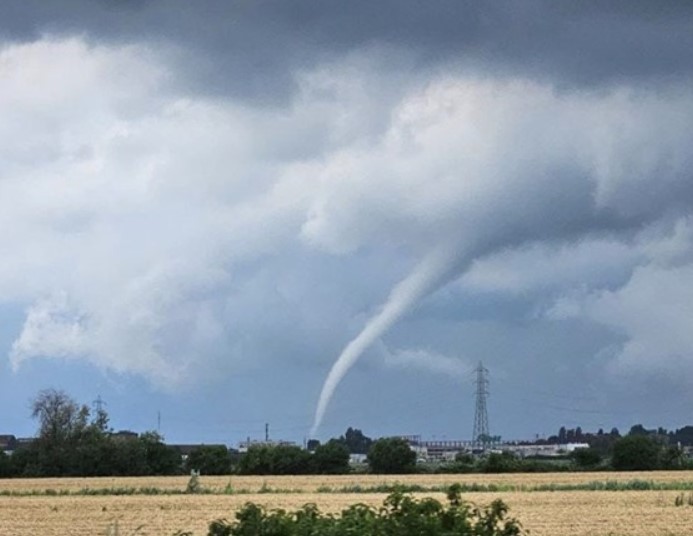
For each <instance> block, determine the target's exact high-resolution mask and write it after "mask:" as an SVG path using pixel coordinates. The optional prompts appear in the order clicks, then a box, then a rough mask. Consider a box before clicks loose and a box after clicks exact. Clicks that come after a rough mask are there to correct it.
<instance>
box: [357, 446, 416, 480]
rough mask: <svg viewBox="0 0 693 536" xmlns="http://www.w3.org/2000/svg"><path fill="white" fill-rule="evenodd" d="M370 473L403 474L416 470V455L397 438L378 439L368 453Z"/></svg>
mask: <svg viewBox="0 0 693 536" xmlns="http://www.w3.org/2000/svg"><path fill="white" fill-rule="evenodd" d="M368 466H369V467H370V470H371V473H384V474H405V473H413V472H414V470H415V469H416V453H415V452H414V451H413V450H411V449H410V448H409V443H407V442H406V441H405V440H404V439H401V438H399V437H388V438H385V439H378V440H377V441H376V442H375V443H373V445H372V446H371V448H370V450H369V451H368Z"/></svg>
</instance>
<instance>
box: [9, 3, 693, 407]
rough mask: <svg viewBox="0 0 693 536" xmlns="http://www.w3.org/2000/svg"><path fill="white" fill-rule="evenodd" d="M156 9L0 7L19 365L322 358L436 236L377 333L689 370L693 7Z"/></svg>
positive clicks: (481, 349)
mask: <svg viewBox="0 0 693 536" xmlns="http://www.w3.org/2000/svg"><path fill="white" fill-rule="evenodd" d="M417 5H418V4H417ZM161 6H162V5H161V4H158V3H157V4H155V3H149V2H132V3H126V4H123V3H105V2H104V3H100V4H99V3H82V2H72V3H70V2H68V3H64V4H62V5H61V6H60V9H58V7H57V6H56V5H53V4H46V3H43V2H26V3H22V4H18V3H17V4H11V3H5V4H3V5H2V6H0V20H3V21H4V24H5V29H4V30H3V35H4V36H5V42H4V45H3V47H2V49H0V64H1V65H2V66H3V71H2V82H3V83H2V84H1V85H0V115H1V116H2V117H3V122H2V124H0V156H1V157H2V161H3V165H2V167H1V168H0V224H1V225H2V226H3V228H4V229H11V231H12V232H9V233H5V234H4V235H3V236H2V237H1V238H0V251H2V252H3V258H4V259H6V262H4V263H3V264H2V266H0V296H2V301H3V303H12V304H20V305H21V307H24V308H25V318H24V323H23V327H22V328H21V329H20V330H18V331H17V333H15V334H14V344H13V345H12V348H11V350H10V359H11V362H12V364H13V365H14V366H15V369H16V370H18V371H21V370H22V368H23V367H24V366H25V365H26V364H27V363H28V362H30V361H33V360H35V359H36V358H55V357H57V358H61V359H75V360H85V361H87V362H90V363H93V364H94V365H96V366H97V367H99V368H101V369H103V370H107V371H115V372H116V373H119V374H131V373H132V374H136V375H139V376H143V377H145V378H147V379H148V380H149V381H150V382H152V383H154V384H156V385H158V386H159V387H161V388H169V389H171V388H176V387H181V386H185V385H194V384H195V383H196V382H208V381H213V379H216V381H219V378H220V377H233V375H234V374H237V373H239V372H240V373H242V372H243V371H244V370H248V369H253V368H258V367H260V368H262V367H271V368H281V367H286V369H289V368H291V367H293V366H297V367H301V366H305V367H308V368H311V367H312V368H313V372H314V370H315V368H316V367H317V368H320V369H322V368H323V367H326V366H327V365H328V364H329V362H330V361H331V360H332V359H333V358H334V357H336V356H337V355H338V353H339V351H340V348H341V347H342V346H343V345H344V344H346V343H347V342H348V341H349V339H350V338H351V337H354V336H355V335H357V334H358V333H359V331H360V330H361V329H362V328H363V326H364V325H366V324H367V323H368V320H369V318H372V317H373V316H374V315H377V314H378V313H379V312H380V311H381V308H380V307H381V306H382V304H383V303H384V302H385V301H386V300H387V296H388V294H389V292H390V289H391V288H393V287H394V286H395V285H396V284H397V282H398V281H401V280H403V279H404V278H406V277H407V274H409V273H410V272H411V271H412V270H414V269H415V267H416V266H417V264H418V263H419V262H420V261H421V259H425V258H430V256H431V255H435V254H438V253H439V252H443V254H444V255H445V257H446V258H447V262H446V263H444V266H443V267H441V268H440V269H439V270H437V271H435V273H432V275H431V276H430V277H429V278H428V279H427V280H426V281H424V284H422V285H421V288H422V291H421V292H420V293H418V294H417V296H415V297H414V298H415V299H412V300H409V301H408V302H406V303H405V304H404V306H403V307H400V308H399V309H398V310H397V314H396V315H394V316H393V317H392V318H391V319H390V320H391V321H388V322H387V326H385V327H388V326H391V325H392V328H393V331H392V332H391V333H389V334H388V333H386V332H385V331H383V330H380V331H379V332H378V333H375V336H374V337H373V341H376V342H377V341H378V340H380V342H381V344H383V345H384V347H386V348H393V349H396V350H393V351H392V352H391V354H392V355H394V356H400V357H401V358H402V359H400V362H402V360H404V361H406V362H407V364H408V367H409V368H413V367H415V366H416V367H418V366H421V370H431V371H432V372H435V371H436V370H437V371H440V370H446V371H449V370H452V369H451V368H450V367H451V366H454V364H455V363H456V360H457V359H458V358H459V357H460V353H461V355H462V356H464V359H468V360H469V361H470V362H475V361H476V360H477V359H478V358H479V355H478V354H479V353H481V354H483V355H485V356H486V358H487V359H489V360H490V361H491V362H492V363H493V362H494V359H497V360H498V361H496V363H501V362H502V363H503V364H504V367H505V368H506V369H507V370H508V371H512V370H515V371H516V372H518V374H519V373H520V372H521V371H522V366H520V364H516V363H513V362H511V361H512V356H511V354H512V351H511V347H512V346H513V345H516V346H517V347H519V348H521V349H523V350H522V352H521V353H522V356H523V357H522V359H524V361H523V362H524V363H531V362H532V359H536V360H537V363H539V362H543V363H546V362H548V361H550V360H552V359H553V360H554V361H553V362H554V363H555V364H556V366H555V367H554V368H555V370H552V372H551V374H554V376H552V377H553V379H554V380H557V378H570V377H573V376H576V375H580V374H582V375H583V377H585V378H587V377H588V376H589V374H588V372H592V373H594V372H595V371H596V373H595V374H598V373H601V372H604V371H606V372H608V377H609V378H610V379H611V380H613V381H614V382H616V381H618V378H619V377H624V374H630V373H631V372H633V373H635V374H636V375H646V374H648V373H650V372H651V371H652V370H654V369H661V370H662V371H666V370H669V371H671V370H674V369H676V367H679V366H680V364H681V362H682V361H685V362H686V363H688V359H689V358H688V357H687V356H686V355H685V352H684V351H683V348H685V345H686V344H687V342H688V341H687V339H686V338H685V337H683V336H681V333H683V331H682V329H683V328H682V325H683V324H680V323H678V322H672V323H671V324H670V326H669V324H667V326H669V327H670V328H671V332H670V333H669V338H668V339H667V340H668V342H669V343H670V344H667V345H666V347H664V346H661V345H660V344H659V342H658V341H659V339H658V338H657V337H663V338H665V339H666V338H667V326H665V327H663V328H662V327H660V328H659V329H654V328H653V327H652V326H654V325H655V324H656V321H657V316H656V312H657V311H666V304H667V303H669V302H670V301H671V300H673V299H674V298H675V296H674V295H673V294H672V293H671V292H670V290H671V289H672V288H676V285H684V284H685V283H686V281H688V278H689V276H690V273H689V272H690V268H689V266H690V264H691V258H692V257H691V254H692V252H693V248H692V247H691V240H690V239H689V235H690V225H689V223H688V218H689V217H690V213H691V207H692V203H693V186H692V185H693V181H692V180H691V179H692V178H693V177H691V171H690V170H691V169H693V167H692V166H691V164H692V163H693V162H692V161H691V158H692V157H691V154H690V147H691V146H692V145H693V137H692V134H691V132H693V94H692V93H691V90H690V87H691V85H690V80H691V72H690V65H689V64H688V63H687V60H688V50H690V48H691V46H690V45H691V42H690V41H691V35H692V34H693V32H689V31H688V30H689V29H690V26H691V20H692V17H691V14H690V8H689V7H687V4H683V3H660V4H658V5H657V6H658V7H656V8H655V7H653V6H652V4H648V3H643V4H637V3H628V4H625V3H622V4H618V3H617V4H613V3H612V4H610V5H609V6H605V5H604V4H603V3H582V4H581V7H580V8H579V9H576V8H574V7H573V6H568V5H560V4H554V3H551V4H548V3H543V2H527V3H524V4H522V5H519V4H518V5H515V7H507V6H506V7H505V8H504V9H501V8H500V7H499V5H498V4H494V3H484V4H475V5H466V6H464V5H463V4H462V3H457V2H455V3H449V4H448V3H440V4H439V5H438V7H437V8H436V9H428V10H425V11H421V10H419V9H418V8H415V7H413V6H414V4H413V3H411V4H410V3H406V2H397V3H396V5H394V4H393V5H388V4H383V3H376V4H370V3H369V4H366V3H363V4H358V5H351V6H350V8H349V10H346V7H344V5H342V4H338V3H334V4H331V3H321V4H320V6H319V7H316V6H315V5H308V4H302V3H300V2H298V3H292V4H291V5H288V4H285V3H282V4H273V3H247V4H243V3H238V4H230V3H209V4H207V7H208V9H202V8H199V5H198V7H196V8H194V9H192V8H189V7H185V6H190V4H189V3H185V4H183V3H181V4H167V8H166V9H164V8H162V7H161ZM460 6H462V7H460ZM268 102H271V105H267V103H268ZM467 267H468V270H467ZM658 289H661V292H658ZM657 299H659V300H660V303H659V304H658V305H660V306H661V308H660V307H653V308H652V312H653V314H652V315H643V316H640V315H639V312H638V311H640V309H641V308H642V307H643V302H644V301H647V300H657ZM417 307H419V309H417ZM677 310H678V311H679V313H680V315H681V317H685V316H686V314H687V312H688V311H687V309H686V308H685V307H684V306H683V305H681V307H680V308H679V309H677ZM547 311H548V312H547ZM396 321H401V322H403V323H404V324H402V325H400V326H399V327H398V326H397V325H396ZM407 328H411V329H407ZM571 330H572V333H575V335H573V337H574V341H573V342H574V350H571V352H569V353H568V354H566V356H563V357H556V356H555V355H550V354H551V352H554V353H555V348H557V347H558V342H557V341H560V340H561V337H562V336H563V337H565V336H566V335H565V333H570V332H571ZM585 333H587V334H588V335H585ZM459 334H464V335H465V336H466V337H468V338H469V341H467V340H463V339H460V338H459ZM655 335H657V337H655ZM580 337H582V338H583V339H584V338H588V339H589V344H588V343H587V342H584V341H583V340H582V339H580ZM487 339H497V340H498V341H500V342H499V343H498V344H497V345H494V344H491V343H490V342H488V340H487ZM676 341H679V342H676ZM675 342H676V343H675ZM467 344H468V345H469V346H467ZM366 346H367V345H366ZM422 348H425V351H424V350H422ZM460 348H464V351H462V350H460ZM549 348H551V350H549ZM658 348H662V356H664V357H661V356H659V357H656V356H654V353H655V352H654V350H655V349H658ZM636 349H639V350H638V351H636ZM376 350H377V349H376ZM366 352H367V353H366V355H367V356H371V357H373V356H375V357H378V355H377V351H376V352H373V351H372V350H371V353H368V350H367V349H366ZM533 352H539V353H540V354H541V352H546V353H545V354H541V355H538V356H537V357H536V358H534V357H532V353H533ZM388 359H390V358H388ZM393 359H394V358H392V359H390V361H391V362H393V363H394V362H395V361H396V359H395V360H394V361H393ZM427 359H428V360H429V362H428V365H426V364H425V363H426V360H427ZM385 361H387V360H385ZM383 364H384V365H387V363H383V360H382V359H381V360H380V361H377V360H376V361H375V369H372V371H374V372H373V374H378V372H377V371H378V370H379V368H378V367H380V366H382V365H383ZM686 366H688V365H686ZM403 368H404V369H405V370H406V368H407V367H403ZM691 368H693V367H691ZM369 370H371V369H369ZM385 370H387V371H388V373H391V372H392V370H393V369H392V368H386V369H385ZM508 374H509V372H508ZM548 374H549V373H548V372H547V375H548ZM313 376H317V375H316V374H314V373H313ZM432 376H435V374H433V375H432ZM664 376H666V374H664ZM611 380H610V381H611ZM403 381H404V380H403ZM662 381H665V380H662ZM313 387H314V390H315V394H316V395H317V389H318V386H317V385H315V386H313ZM337 396H338V395H337ZM308 412H309V411H306V413H308ZM327 418H328V420H329V414H328V415H327Z"/></svg>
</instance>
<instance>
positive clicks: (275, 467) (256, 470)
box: [238, 445, 312, 475]
mask: <svg viewBox="0 0 693 536" xmlns="http://www.w3.org/2000/svg"><path fill="white" fill-rule="evenodd" d="M311 456H312V455H311V454H310V452H308V451H305V450H303V449H301V448H300V447H297V446H294V445H253V446H251V447H250V448H248V452H246V453H245V454H244V455H243V456H242V457H241V460H240V462H239V465H238V471H239V472H240V473H241V474H244V475H305V474H309V473H310V472H311V469H312V464H311Z"/></svg>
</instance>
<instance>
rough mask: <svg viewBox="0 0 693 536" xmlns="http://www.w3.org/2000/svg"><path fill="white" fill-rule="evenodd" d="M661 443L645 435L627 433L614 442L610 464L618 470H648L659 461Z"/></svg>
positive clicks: (654, 467) (655, 466) (654, 466)
mask: <svg viewBox="0 0 693 536" xmlns="http://www.w3.org/2000/svg"><path fill="white" fill-rule="evenodd" d="M661 449H662V447H661V444H660V443H659V442H657V441H656V440H655V439H654V438H652V437H650V436H647V435H640V434H634V435H627V436H625V437H622V438H621V439H619V440H618V441H616V442H615V443H614V447H613V455H612V457H611V465H612V466H613V468H614V469H617V470H619V471H648V470H652V469H656V468H657V466H658V463H659V457H660V452H661Z"/></svg>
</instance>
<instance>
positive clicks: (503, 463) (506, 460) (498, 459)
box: [482, 452, 520, 473]
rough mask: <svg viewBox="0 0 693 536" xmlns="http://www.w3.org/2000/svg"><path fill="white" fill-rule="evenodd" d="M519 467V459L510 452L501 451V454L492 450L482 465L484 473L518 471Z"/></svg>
mask: <svg viewBox="0 0 693 536" xmlns="http://www.w3.org/2000/svg"><path fill="white" fill-rule="evenodd" d="M519 468H520V461H519V460H518V459H517V457H516V456H515V455H513V454H511V453H510V452H503V453H502V454H498V453H496V452H492V453H491V454H489V455H488V458H486V460H484V463H483V465H482V471H483V472H484V473H512V472H515V471H518V470H519Z"/></svg>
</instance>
